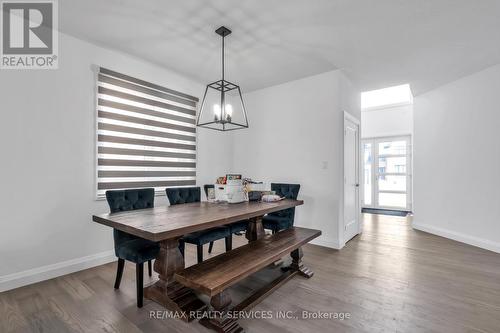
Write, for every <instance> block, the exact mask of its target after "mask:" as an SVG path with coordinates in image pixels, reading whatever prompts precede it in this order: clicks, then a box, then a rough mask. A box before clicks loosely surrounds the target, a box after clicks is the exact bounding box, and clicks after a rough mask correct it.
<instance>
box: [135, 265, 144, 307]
mask: <svg viewBox="0 0 500 333" xmlns="http://www.w3.org/2000/svg"><path fill="white" fill-rule="evenodd" d="M135 279H136V283H137V307H138V308H142V304H143V298H144V294H143V291H144V283H143V280H144V263H141V264H136V265H135Z"/></svg>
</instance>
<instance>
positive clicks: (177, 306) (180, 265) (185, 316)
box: [144, 238, 207, 321]
mask: <svg viewBox="0 0 500 333" xmlns="http://www.w3.org/2000/svg"><path fill="white" fill-rule="evenodd" d="M183 269H184V258H183V257H182V254H181V252H180V251H179V238H172V239H166V240H164V241H161V242H160V252H159V253H158V256H157V258H156V261H155V266H154V270H155V272H157V273H158V276H159V278H160V280H159V281H157V282H156V283H154V284H153V285H151V286H149V287H147V288H146V289H145V290H144V296H145V297H146V298H148V299H150V300H152V301H155V302H156V303H159V304H161V305H163V306H164V307H165V308H167V309H168V310H170V311H173V312H175V315H176V316H177V317H178V318H181V319H182V320H184V321H191V320H193V319H195V315H196V313H195V312H197V311H203V310H205V309H206V307H207V306H206V304H205V303H204V302H203V301H201V300H200V299H199V298H198V296H196V294H195V293H194V292H193V291H192V290H191V289H189V288H186V287H184V286H183V285H181V284H180V283H178V282H176V281H175V280H174V274H175V272H177V271H180V270H183Z"/></svg>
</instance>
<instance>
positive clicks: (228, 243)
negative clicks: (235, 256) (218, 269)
mask: <svg viewBox="0 0 500 333" xmlns="http://www.w3.org/2000/svg"><path fill="white" fill-rule="evenodd" d="M225 241H226V252H228V251H231V250H232V249H233V234H230V235H229V236H227V237H226V238H225Z"/></svg>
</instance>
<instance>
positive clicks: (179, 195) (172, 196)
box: [166, 187, 233, 263]
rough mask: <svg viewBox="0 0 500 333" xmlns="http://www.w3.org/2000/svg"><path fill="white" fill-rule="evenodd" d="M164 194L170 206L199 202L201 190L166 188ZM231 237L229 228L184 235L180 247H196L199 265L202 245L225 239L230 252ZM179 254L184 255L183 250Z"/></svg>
mask: <svg viewBox="0 0 500 333" xmlns="http://www.w3.org/2000/svg"><path fill="white" fill-rule="evenodd" d="M166 192H167V197H168V201H169V202H170V205H179V204H186V203H191V202H200V201H201V190H200V188H199V187H176V188H167V189H166ZM231 236H232V234H231V228H229V227H227V226H222V227H216V228H211V229H208V230H203V231H198V232H194V233H192V234H187V235H184V236H183V237H182V239H181V245H182V247H184V244H185V243H189V244H194V245H196V250H197V256H198V263H200V262H202V261H203V245H204V244H207V243H210V242H213V241H216V240H219V239H222V238H225V240H226V251H231V249H232V246H233V244H232V237H231ZM181 252H182V253H184V249H183V248H182V250H181Z"/></svg>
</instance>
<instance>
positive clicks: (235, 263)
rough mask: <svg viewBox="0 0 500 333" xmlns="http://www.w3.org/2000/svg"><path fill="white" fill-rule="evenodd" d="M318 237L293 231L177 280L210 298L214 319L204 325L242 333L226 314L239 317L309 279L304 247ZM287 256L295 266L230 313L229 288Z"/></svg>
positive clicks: (193, 268) (205, 320) (226, 255)
mask: <svg viewBox="0 0 500 333" xmlns="http://www.w3.org/2000/svg"><path fill="white" fill-rule="evenodd" d="M319 235H321V231H319V230H314V229H306V228H299V227H292V228H290V229H287V230H283V231H280V232H278V233H276V234H274V235H267V236H264V237H262V238H259V239H257V240H255V241H252V242H250V243H248V244H247V245H244V246H241V247H239V248H236V249H234V250H232V251H229V252H226V253H224V254H221V255H218V256H216V257H213V258H210V259H208V260H206V261H204V262H202V263H199V264H197V265H194V266H190V267H188V268H186V269H184V270H182V271H179V272H177V273H176V274H175V279H176V281H178V282H179V283H181V284H183V285H184V286H186V287H188V288H191V289H193V290H196V291H198V292H200V293H203V294H206V295H208V296H210V297H211V299H210V304H211V305H212V307H213V309H214V310H215V317H214V318H212V317H211V318H202V319H201V320H200V323H201V324H202V325H204V326H206V327H208V328H211V329H214V330H216V331H218V332H242V331H243V329H242V328H241V327H240V326H239V325H238V323H237V322H236V318H234V316H227V315H226V314H227V312H228V311H231V312H233V313H237V312H239V311H245V310H248V309H250V308H251V307H253V306H254V305H256V304H257V303H259V302H260V301H261V300H262V299H263V298H264V297H266V296H267V295H269V294H270V293H271V292H272V291H274V290H275V289H276V288H278V287H279V286H281V285H282V284H284V283H285V282H286V281H288V280H289V279H290V278H292V277H293V276H294V275H296V274H300V275H302V276H304V277H307V278H310V277H311V276H312V275H313V272H312V271H311V270H309V269H308V268H307V267H305V266H304V265H303V264H302V256H303V254H302V249H301V246H302V245H304V244H306V243H308V242H309V241H311V240H312V239H314V238H316V237H318V236H319ZM287 254H290V256H291V257H292V264H291V265H290V266H289V267H286V268H284V269H283V270H284V273H283V274H282V275H281V276H280V277H279V278H277V279H275V280H274V281H272V282H271V283H270V284H269V285H266V286H265V287H263V288H261V289H259V290H258V291H256V292H255V293H254V294H252V295H251V296H250V297H248V298H247V299H246V300H244V301H243V302H241V303H240V304H238V305H236V306H234V307H233V308H232V309H231V310H229V305H230V304H231V298H230V297H229V294H228V293H227V288H229V287H230V286H232V285H234V284H235V283H238V282H239V281H241V280H243V279H244V278H246V277H248V276H249V275H251V274H253V273H255V272H257V271H259V270H261V269H263V268H265V267H267V266H269V265H270V264H272V263H274V262H275V261H277V260H278V259H280V258H282V257H283V256H285V255H287Z"/></svg>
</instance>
